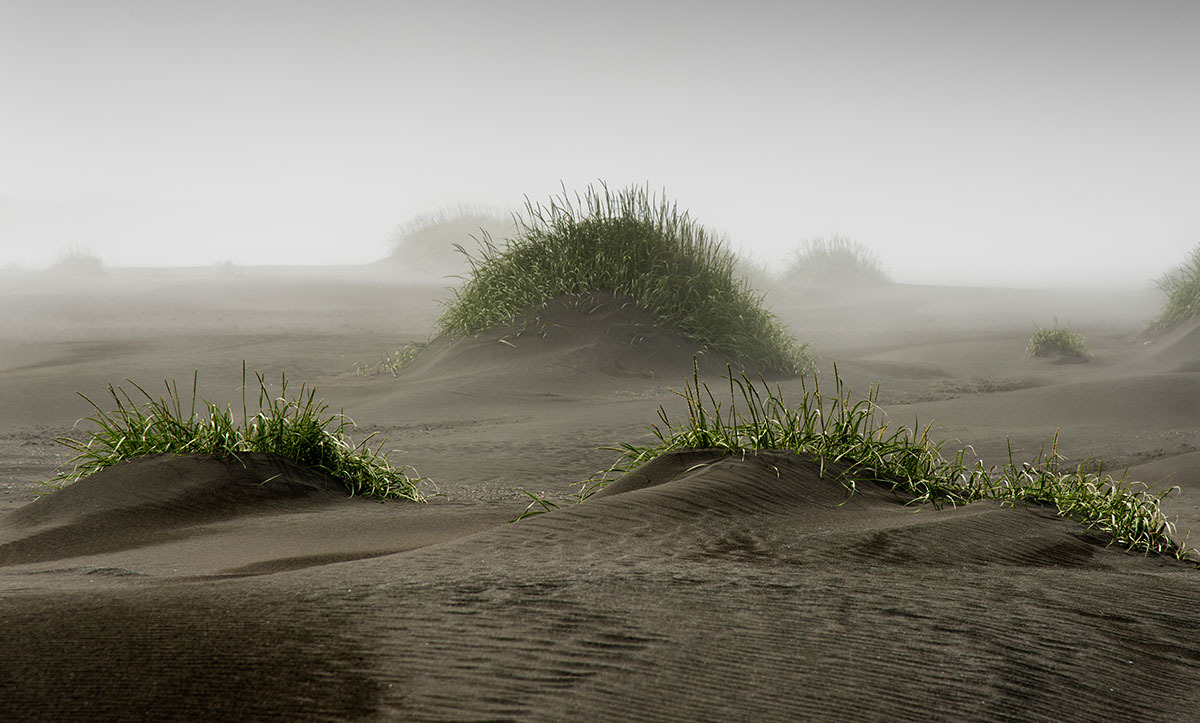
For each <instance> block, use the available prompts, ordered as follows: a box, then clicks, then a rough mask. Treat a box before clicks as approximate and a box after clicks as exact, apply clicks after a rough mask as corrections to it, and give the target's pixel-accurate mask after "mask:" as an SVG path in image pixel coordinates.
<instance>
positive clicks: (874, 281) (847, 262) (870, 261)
mask: <svg viewBox="0 0 1200 723" xmlns="http://www.w3.org/2000/svg"><path fill="white" fill-rule="evenodd" d="M780 283H782V284H785V285H787V284H802V285H806V286H880V285H884V284H890V283H892V277H891V275H890V274H888V272H887V271H886V270H884V268H883V264H882V263H881V262H880V260H879V256H878V255H877V254H876V253H875V252H874V251H872V250H871V249H869V248H867V247H866V246H864V245H863V244H861V243H859V242H857V241H853V240H851V239H848V238H846V237H844V236H837V235H834V236H830V237H829V238H816V239H810V240H808V241H805V242H804V243H802V244H801V245H800V247H799V248H797V249H796V250H795V251H793V252H792V258H791V262H790V263H789V264H788V266H787V267H786V268H785V269H784V271H783V274H782V275H781V277H780Z"/></svg>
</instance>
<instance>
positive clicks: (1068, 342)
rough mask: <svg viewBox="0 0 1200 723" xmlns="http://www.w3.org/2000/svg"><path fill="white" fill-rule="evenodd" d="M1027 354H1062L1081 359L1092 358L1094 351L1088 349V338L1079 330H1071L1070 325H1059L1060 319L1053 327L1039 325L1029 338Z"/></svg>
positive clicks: (1026, 348)
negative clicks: (1046, 327) (1064, 326)
mask: <svg viewBox="0 0 1200 723" xmlns="http://www.w3.org/2000/svg"><path fill="white" fill-rule="evenodd" d="M1025 354H1026V355H1027V356H1049V355H1050V354H1061V355H1062V356H1065V357H1070V358H1072V359H1079V360H1081V361H1086V360H1088V359H1091V358H1092V352H1091V350H1090V349H1088V345H1087V339H1085V338H1084V337H1083V336H1081V335H1080V334H1079V333H1078V332H1074V331H1071V329H1070V328H1069V327H1068V328H1061V327H1059V325H1058V321H1055V322H1054V328H1053V329H1043V328H1041V327H1038V330H1037V331H1035V332H1034V333H1033V336H1032V337H1030V338H1029V345H1028V346H1026V347H1025Z"/></svg>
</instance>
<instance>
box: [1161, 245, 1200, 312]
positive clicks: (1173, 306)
mask: <svg viewBox="0 0 1200 723" xmlns="http://www.w3.org/2000/svg"><path fill="white" fill-rule="evenodd" d="M1154 283H1155V284H1156V285H1157V286H1158V288H1159V290H1161V291H1162V292H1163V294H1164V295H1165V296H1166V300H1165V301H1164V302H1163V308H1162V311H1161V312H1159V314H1158V318H1156V319H1155V320H1154V321H1152V322H1150V330H1151V331H1158V332H1163V331H1167V330H1168V329H1171V328H1172V327H1175V326H1177V325H1179V324H1182V323H1183V322H1185V321H1187V320H1189V319H1194V318H1196V317H1197V316H1200V244H1198V245H1197V246H1196V247H1195V248H1193V249H1192V251H1191V253H1190V254H1188V257H1187V258H1186V259H1185V260H1184V262H1183V263H1182V264H1180V265H1179V266H1177V267H1175V268H1173V269H1171V270H1170V271H1168V272H1167V273H1165V274H1163V275H1162V277H1161V278H1159V279H1158V280H1157V281H1155V282H1154Z"/></svg>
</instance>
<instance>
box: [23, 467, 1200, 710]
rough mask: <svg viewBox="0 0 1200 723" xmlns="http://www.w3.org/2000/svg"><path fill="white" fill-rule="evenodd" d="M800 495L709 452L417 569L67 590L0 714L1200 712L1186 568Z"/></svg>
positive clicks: (898, 508) (29, 633)
mask: <svg viewBox="0 0 1200 723" xmlns="http://www.w3.org/2000/svg"><path fill="white" fill-rule="evenodd" d="M819 470H820V468H819V466H818V465H817V463H815V462H814V461H812V460H807V459H803V458H800V457H798V456H796V455H792V454H785V453H761V454H759V455H756V456H748V457H746V458H744V459H743V458H741V457H731V456H726V455H722V454H719V453H716V452H711V451H700V452H696V453H687V454H684V455H676V456H674V457H673V458H670V459H667V460H664V461H657V462H652V463H651V464H650V465H647V466H645V467H643V468H642V469H641V470H638V471H637V472H636V475H635V476H637V477H639V478H640V479H639V480H635V481H633V482H629V483H626V484H624V485H623V486H624V487H625V489H624V490H623V491H622V489H620V488H617V489H612V490H610V493H609V494H606V495H605V496H603V497H599V498H593V499H591V500H589V501H588V502H586V503H584V504H582V505H579V506H574V507H570V508H564V509H562V510H559V511H556V512H552V513H549V514H545V515H542V516H539V517H537V518H534V519H530V520H526V521H523V522H521V523H517V524H514V525H498V526H494V527H492V528H491V529H488V530H486V531H483V532H481V533H480V534H477V535H474V536H472V537H469V538H460V539H457V540H455V541H451V542H447V543H444V544H436V545H428V546H425V547H423V548H421V549H417V550H412V551H409V552H403V553H398V554H392V555H385V556H377V557H373V558H370V559H359V560H354V561H349V562H344V563H341V564H328V565H323V566H317V567H309V568H306V569H303V570H295V571H291V572H279V573H277V574H273V575H261V576H258V577H252V578H238V579H230V580H215V581H214V580H207V581H191V582H187V583H180V582H171V581H163V580H156V579H154V578H153V577H150V576H147V577H139V578H120V579H117V578H111V579H110V578H104V577H100V578H93V579H90V580H87V581H86V583H84V582H80V581H79V580H80V579H79V578H77V577H76V578H71V577H69V576H63V575H59V576H57V577H56V576H54V575H49V574H44V575H42V576H41V577H42V578H44V579H57V580H58V583H57V584H58V585H59V586H60V589H58V590H55V589H53V588H52V586H51V585H50V584H48V583H45V582H44V583H43V584H42V586H41V587H40V588H38V589H29V588H26V589H20V588H19V587H17V586H9V589H8V590H7V591H6V592H5V596H4V597H5V600H4V615H5V622H6V624H5V625H4V626H0V650H4V651H6V652H5V653H4V662H5V665H3V666H0V685H3V687H4V689H5V690H6V695H5V696H3V697H2V698H0V715H3V716H4V717H6V718H13V717H24V716H29V717H42V718H45V717H61V716H68V717H72V718H79V717H90V718H107V717H112V716H120V715H129V714H131V713H133V712H137V713H138V714H142V713H145V714H146V715H150V716H153V717H180V718H195V717H238V718H265V717H284V718H296V717H303V718H328V717H335V718H345V717H355V716H376V717H392V718H410V719H456V720H461V719H474V718H503V719H513V718H522V719H531V718H532V719H564V718H580V717H589V718H594V719H617V718H630V717H633V718H652V719H679V718H710V719H711V718H726V717H737V718H743V719H744V718H763V717H769V718H772V719H797V718H813V717H816V718H823V719H845V720H849V719H856V720H857V719H862V718H864V717H869V718H876V719H905V720H927V719H928V718H929V716H930V714H931V712H934V714H935V715H937V716H941V717H944V718H947V719H966V718H970V719H1014V718H1018V719H1031V718H1032V719H1048V720H1049V719H1063V718H1066V719H1149V718H1154V719H1160V720H1186V719H1188V717H1189V716H1190V715H1192V714H1193V713H1194V712H1195V710H1197V708H1198V707H1200V688H1198V687H1197V686H1196V685H1195V682H1196V680H1198V679H1200V630H1198V629H1197V627H1196V625H1195V620H1194V605H1195V600H1196V599H1197V596H1198V595H1200V578H1198V577H1197V575H1196V572H1195V570H1194V569H1193V568H1191V567H1189V566H1186V565H1183V564H1180V563H1176V562H1174V561H1172V560H1167V559H1162V558H1153V557H1140V556H1136V555H1129V554H1126V553H1124V552H1121V551H1119V550H1115V549H1106V548H1105V547H1104V546H1103V544H1101V543H1100V542H1099V541H1097V540H1096V539H1095V538H1093V537H1092V536H1091V535H1089V534H1088V533H1087V532H1086V531H1085V530H1083V529H1081V528H1080V527H1079V526H1078V525H1076V524H1074V523H1070V522H1067V521H1064V520H1062V519H1059V518H1057V517H1055V516H1053V515H1051V514H1049V512H1048V511H1045V510H1042V509H1036V508H1031V509H1020V508H1018V509H1009V508H1002V507H999V506H997V505H984V504H977V505H970V506H967V507H960V508H958V509H953V508H949V509H942V510H933V509H929V508H924V509H920V510H914V509H913V508H911V507H906V506H905V505H904V500H903V499H901V498H899V497H897V496H896V495H894V494H893V493H891V492H890V491H888V490H885V489H881V488H878V487H874V486H871V487H864V488H863V489H862V490H860V493H859V494H856V495H854V496H850V497H847V494H846V492H845V490H844V489H843V488H842V487H841V485H839V484H838V483H836V482H834V481H832V480H830V479H828V478H824V479H823V478H821V477H820V475H819ZM631 479H632V478H631ZM396 508H398V509H406V510H411V509H418V506H415V505H405V506H397V507H396ZM424 509H431V508H424ZM160 549H162V550H167V549H169V548H167V547H162V548H160ZM119 559H120V556H119V555H117V556H115V557H114V561H115V562H117V561H119ZM84 590H86V594H82V593H83V591H84ZM26 671H30V672H26ZM32 671H36V674H34V673H32Z"/></svg>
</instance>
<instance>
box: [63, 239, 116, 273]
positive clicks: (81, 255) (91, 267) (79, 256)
mask: <svg viewBox="0 0 1200 723" xmlns="http://www.w3.org/2000/svg"><path fill="white" fill-rule="evenodd" d="M103 270H104V262H103V261H101V260H100V257H99V256H97V255H96V252H94V251H92V249H91V248H89V247H87V246H85V245H83V244H79V243H70V244H67V245H66V246H65V247H63V249H62V250H61V251H59V253H58V258H57V259H55V261H54V263H53V264H52V265H51V266H50V271H53V272H55V273H62V274H91V273H97V272H100V271H103Z"/></svg>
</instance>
